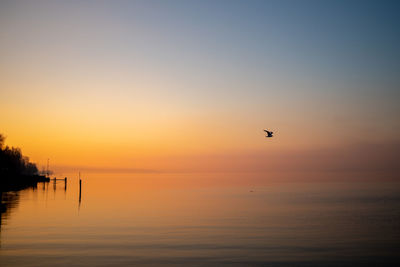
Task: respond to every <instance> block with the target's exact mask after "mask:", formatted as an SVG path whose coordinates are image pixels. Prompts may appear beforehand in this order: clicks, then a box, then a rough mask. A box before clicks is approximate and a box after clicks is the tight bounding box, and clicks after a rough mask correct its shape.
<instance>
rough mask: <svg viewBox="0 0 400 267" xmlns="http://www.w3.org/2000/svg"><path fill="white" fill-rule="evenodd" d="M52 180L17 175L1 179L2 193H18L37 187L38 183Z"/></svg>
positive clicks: (35, 176)
mask: <svg viewBox="0 0 400 267" xmlns="http://www.w3.org/2000/svg"><path fill="white" fill-rule="evenodd" d="M49 181H50V178H48V177H46V176H44V175H17V176H7V177H1V179H0V191H1V192H7V191H18V190H22V189H25V188H28V187H36V186H37V183H40V182H49Z"/></svg>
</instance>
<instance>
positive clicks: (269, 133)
mask: <svg viewBox="0 0 400 267" xmlns="http://www.w3.org/2000/svg"><path fill="white" fill-rule="evenodd" d="M264 132H266V133H267V135H266V136H265V137H273V135H272V134H273V133H274V132H271V131H268V130H264Z"/></svg>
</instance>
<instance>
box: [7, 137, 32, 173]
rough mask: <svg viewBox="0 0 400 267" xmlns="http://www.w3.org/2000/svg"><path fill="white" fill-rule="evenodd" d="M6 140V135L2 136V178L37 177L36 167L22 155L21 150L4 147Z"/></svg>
mask: <svg viewBox="0 0 400 267" xmlns="http://www.w3.org/2000/svg"><path fill="white" fill-rule="evenodd" d="M4 140H5V137H4V135H2V134H0V177H10V176H12V177H15V176H18V175H36V174H37V173H38V169H37V167H36V165H35V164H34V163H31V162H29V158H28V157H24V156H23V155H22V152H21V149H19V148H15V147H11V148H10V147H9V146H5V147H4Z"/></svg>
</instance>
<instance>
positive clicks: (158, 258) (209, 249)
mask: <svg viewBox="0 0 400 267" xmlns="http://www.w3.org/2000/svg"><path fill="white" fill-rule="evenodd" d="M398 185H399V184H398V183H389V182H388V183H376V182H368V183H360V182H358V183H349V182H346V183H344V182H341V183H327V182H324V183H320V182H319V183H318V182H285V183H282V182H270V181H268V180H266V179H262V177H261V178H260V177H252V176H243V175H242V177H233V176H232V175H230V176H229V175H222V174H218V175H211V174H206V175H198V176H196V175H183V174H180V175H166V174H162V175H161V174H159V175H150V174H148V175H137V174H136V175H122V174H115V175H109V174H108V175H96V176H92V177H90V176H89V177H85V179H84V180H83V187H82V198H83V197H84V201H83V202H82V203H81V204H80V202H81V200H82V199H81V196H80V194H79V181H78V179H71V180H68V190H66V187H65V184H64V183H63V182H62V181H60V182H59V181H56V183H53V181H52V182H50V186H49V184H47V185H39V186H38V187H37V188H35V189H26V190H23V191H20V192H17V193H13V194H14V195H13V194H10V195H8V196H7V197H4V194H3V197H2V199H3V200H7V199H10V200H7V201H5V202H8V203H13V204H8V205H9V207H8V208H7V209H6V211H5V212H2V221H3V222H4V221H6V223H3V225H2V233H1V242H2V247H1V250H0V257H1V262H2V263H5V266H8V265H19V266H37V265H40V266H55V265H57V266H58V265H61V266H71V265H72V266H87V265H94V266H124V265H125V266H130V265H134V264H137V265H173V266H174V265H177V266H178V265H180V266H182V265H191V266H200V265H206V264H207V265H211V266H220V265H237V266H249V265H251V266H265V265H267V266H321V265H324V266H360V265H377V266H396V265H397V263H398V260H399V258H398V256H397V252H398V249H397V248H398V247H399V245H400V244H399V243H400V242H399V240H400V229H399V225H400V224H399V222H400V194H399V191H400V190H399V188H400V187H399V186H398Z"/></svg>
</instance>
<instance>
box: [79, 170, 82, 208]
mask: <svg viewBox="0 0 400 267" xmlns="http://www.w3.org/2000/svg"><path fill="white" fill-rule="evenodd" d="M81 196H82V180H81V178H80V175H79V204H81Z"/></svg>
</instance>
